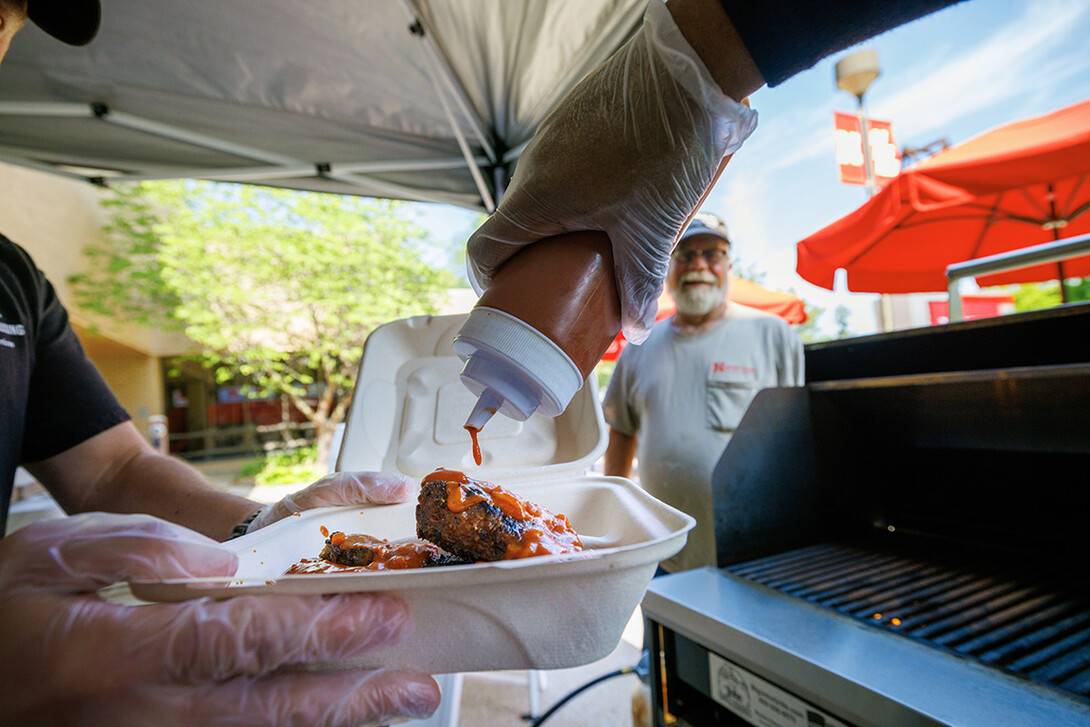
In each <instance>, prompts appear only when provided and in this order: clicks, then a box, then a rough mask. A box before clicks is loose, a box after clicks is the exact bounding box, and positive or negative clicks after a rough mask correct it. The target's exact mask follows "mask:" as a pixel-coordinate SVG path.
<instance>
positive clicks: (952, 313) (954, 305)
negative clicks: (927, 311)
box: [946, 277, 962, 323]
mask: <svg viewBox="0 0 1090 727" xmlns="http://www.w3.org/2000/svg"><path fill="white" fill-rule="evenodd" d="M947 281H948V282H947V283H946V291H947V295H948V297H949V302H948V303H947V314H948V315H947V317H948V318H949V319H950V322H951V323H953V322H954V321H960V320H961V319H962V312H961V293H960V292H959V291H958V283H959V282H960V281H961V278H953V277H951V278H947Z"/></svg>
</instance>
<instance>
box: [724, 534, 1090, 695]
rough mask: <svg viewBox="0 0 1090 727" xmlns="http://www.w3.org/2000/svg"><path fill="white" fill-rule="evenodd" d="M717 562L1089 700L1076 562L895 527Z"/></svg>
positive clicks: (1086, 603) (1088, 644)
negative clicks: (865, 540) (871, 537)
mask: <svg viewBox="0 0 1090 727" xmlns="http://www.w3.org/2000/svg"><path fill="white" fill-rule="evenodd" d="M724 570H725V571H727V572H728V573H732V574H734V575H736V576H739V577H742V578H746V579H748V580H751V581H755V582H757V583H761V584H763V585H765V586H768V587H769V588H773V589H775V590H777V591H779V592H781V593H785V594H788V595H791V596H795V597H798V598H802V599H805V600H806V601H809V602H811V603H815V604H818V605H821V606H825V607H828V608H831V609H834V610H836V611H838V612H840V613H842V614H845V615H847V616H850V617H852V618H855V619H857V620H860V621H864V622H867V623H869V624H872V625H873V626H875V627H877V628H882V629H886V630H889V631H894V632H897V633H900V634H903V635H905V636H907V637H909V638H914V639H917V640H919V641H922V642H924V643H927V644H930V645H932V646H935V647H938V648H941V649H944V650H946V651H949V652H952V653H954V654H957V655H959V656H962V657H966V658H970V659H974V660H976V661H978V662H980V663H982V664H987V665H990V666H992V667H995V668H998V669H1002V670H1004V671H1007V672H1009V673H1013V674H1016V675H1019V676H1022V677H1024V678H1027V679H1030V680H1032V681H1034V682H1037V683H1040V684H1044V685H1046V686H1049V687H1052V688H1054V689H1058V690H1060V691H1063V692H1065V693H1067V694H1069V695H1072V696H1074V697H1077V698H1079V699H1081V700H1083V701H1087V702H1090V589H1088V587H1087V582H1086V580H1085V578H1086V575H1085V574H1084V573H1082V572H1081V571H1082V568H1081V567H1077V570H1076V571H1075V572H1073V571H1072V570H1071V569H1070V568H1068V567H1066V566H1065V565H1064V564H1060V563H1056V562H1049V563H1042V562H1041V560H1040V559H1039V558H1030V557H1027V556H1025V555H1012V554H1010V553H1003V552H999V551H997V550H991V551H988V550H982V549H976V548H973V547H967V546H965V545H964V544H960V543H959V544H951V543H945V542H937V541H934V540H931V539H916V538H912V537H902V536H897V537H891V538H890V539H888V540H885V541H883V542H882V543H881V545H880V546H878V547H875V546H874V545H873V544H868V545H857V544H846V543H823V544H819V545H813V546H810V547H806V548H801V549H798V550H793V551H790V552H787V553H780V554H777V555H774V556H770V557H766V558H762V559H759V560H754V561H749V562H746V563H740V564H737V565H733V566H728V567H726V568H724Z"/></svg>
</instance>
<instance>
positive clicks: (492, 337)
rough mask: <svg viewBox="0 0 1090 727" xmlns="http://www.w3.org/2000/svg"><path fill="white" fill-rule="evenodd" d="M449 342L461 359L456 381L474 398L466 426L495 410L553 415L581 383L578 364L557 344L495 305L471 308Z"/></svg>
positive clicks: (520, 415)
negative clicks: (474, 402)
mask: <svg viewBox="0 0 1090 727" xmlns="http://www.w3.org/2000/svg"><path fill="white" fill-rule="evenodd" d="M453 346H454V351H455V353H457V354H458V357H459V358H461V359H462V361H463V362H465V363H464V364H463V366H462V373H461V379H462V383H463V384H465V385H466V387H467V388H468V389H469V390H470V391H471V392H473V393H474V394H476V395H477V397H478V399H477V405H476V406H475V407H474V408H473V412H472V413H471V414H470V416H469V421H467V422H466V426H467V427H474V428H476V429H480V428H481V427H482V426H484V423H485V422H487V421H488V420H489V419H490V418H491V417H492V415H493V414H494V413H496V412H497V411H498V412H500V413H501V414H503V415H505V416H507V417H510V418H511V419H514V420H516V421H525V420H526V419H528V418H529V417H530V415H531V414H533V413H534V412H535V411H537V412H540V413H542V414H544V415H546V416H552V417H555V416H557V415H559V414H560V413H561V412H563V411H564V409H565V408H567V406H568V403H569V402H571V400H572V397H573V396H575V394H576V392H577V391H579V389H580V387H582V385H583V377H582V375H581V374H580V373H579V368H578V367H577V366H576V365H575V363H574V362H572V360H571V358H569V357H568V355H567V354H566V353H564V351H563V350H562V349H561V348H560V347H559V346H557V345H556V344H555V343H553V342H552V341H551V340H549V338H548V337H546V336H545V335H544V334H542V333H541V332H539V331H538V330H537V329H535V328H534V327H533V326H530V325H528V324H527V323H525V322H523V321H521V320H519V319H518V318H516V317H514V316H512V315H510V314H509V313H504V312H503V311H501V310H497V309H495V308H489V307H487V306H477V307H475V308H474V309H473V310H472V311H471V312H470V314H469V318H468V319H467V320H466V322H465V323H464V324H462V328H461V329H460V330H459V331H458V334H457V335H456V336H455V337H454V343H453Z"/></svg>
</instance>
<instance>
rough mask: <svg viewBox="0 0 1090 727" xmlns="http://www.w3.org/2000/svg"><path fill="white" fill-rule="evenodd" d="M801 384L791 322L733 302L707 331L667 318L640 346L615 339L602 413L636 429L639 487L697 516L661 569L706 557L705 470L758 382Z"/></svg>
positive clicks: (710, 541)
mask: <svg viewBox="0 0 1090 727" xmlns="http://www.w3.org/2000/svg"><path fill="white" fill-rule="evenodd" d="M804 383H805V381H804V373H803V348H802V341H801V339H800V338H799V337H798V336H797V335H796V334H795V332H794V331H792V330H791V327H790V326H789V325H788V324H787V323H786V322H784V321H783V320H782V319H780V318H778V317H777V316H774V315H771V314H768V313H765V312H763V311H759V310H756V309H753V308H747V307H745V306H742V305H738V304H737V303H732V304H731V306H730V308H729V312H728V315H727V317H726V318H724V319H723V320H722V321H720V322H719V323H718V324H717V325H715V327H713V328H711V329H710V330H707V331H704V332H702V333H698V334H693V335H682V334H681V333H679V332H678V331H677V329H675V328H674V326H673V324H672V319H671V320H665V321H660V322H659V323H657V324H656V325H655V327H654V328H653V329H652V330H651V335H650V336H649V337H648V339H647V340H646V341H644V343H643V344H642V345H639V346H626V347H625V348H624V350H623V351H622V352H621V356H620V358H619V359H618V361H617V368H616V370H615V371H614V374H613V378H612V379H610V382H609V388H608V389H607V390H606V397H605V403H604V406H603V408H604V413H605V419H606V421H607V422H608V423H609V425H610V426H611V427H613V428H614V429H616V430H617V431H619V432H620V433H622V434H627V435H629V436H633V437H638V438H639V442H638V446H637V452H636V456H637V459H638V467H639V481H640V484H641V486H642V487H643V488H644V489H646V490H647V491H648V492H649V493H651V494H652V495H654V496H655V497H656V498H658V499H659V500H662V501H663V502H665V503H667V504H669V505H672V506H674V507H676V508H677V509H678V510H681V511H682V512H685V513H687V514H689V515H691V516H692V517H694V518H696V527H695V528H694V529H693V530H692V531H691V532H690V533H689V539H688V542H687V543H686V545H685V548H684V549H683V550H682V551H681V552H680V553H678V554H677V555H675V556H674V557H673V558H670V559H669V560H667V561H664V562H663V564H662V565H663V568H665V569H666V570H668V571H671V572H676V571H679V570H687V569H689V568H697V567H700V566H704V565H715V517H714V513H713V511H712V495H711V475H712V470H713V469H714V468H715V464H716V462H718V461H719V458H720V456H721V455H722V454H723V450H724V449H725V448H726V446H727V442H729V441H730V438H731V435H732V434H733V433H734V430H735V429H736V428H737V427H738V424H739V422H741V420H742V415H743V414H745V412H746V409H747V408H748V407H749V404H750V402H751V401H752V400H753V397H754V396H755V395H756V394H757V392H758V391H760V390H761V389H767V388H774V387H783V386H802V385H803V384H804Z"/></svg>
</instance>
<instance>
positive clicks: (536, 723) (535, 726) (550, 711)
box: [526, 666, 636, 727]
mask: <svg viewBox="0 0 1090 727" xmlns="http://www.w3.org/2000/svg"><path fill="white" fill-rule="evenodd" d="M635 673H636V670H635V669H633V668H632V667H630V666H626V667H624V668H623V669H618V670H617V671H611V672H610V673H608V674H603V675H602V676H600V677H598V678H596V679H592V680H590V681H589V682H587V683H586V684H584V685H583V686H581V687H579V688H578V689H574V690H572V691H570V692H568V693H567V694H566V695H565V696H564V698H563V699H561V700H560V701H559V702H557V703H556V704H554V705H553V706H551V707H549V709H548V711H546V712H545V714H543V715H541V716H540V717H538V718H537V719H533V717H530V716H529V715H527V717H526V719H533V721H532V722H530V727H539V725H542V724H544V723H545V720H547V719H548V718H549V717H552V716H553V713H554V712H556V710H558V709H560V708H561V707H563V706H564V705H565V704H567V703H568V702H569V701H571V700H572V699H573V698H575V697H576V696H577V695H579V694H582V693H583V692H584V691H586V690H587V689H590V688H591V687H593V686H594V685H595V684H600V683H601V682H604V681H605V680H607V679H612V678H613V677H619V676H623V675H625V674H635Z"/></svg>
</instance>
